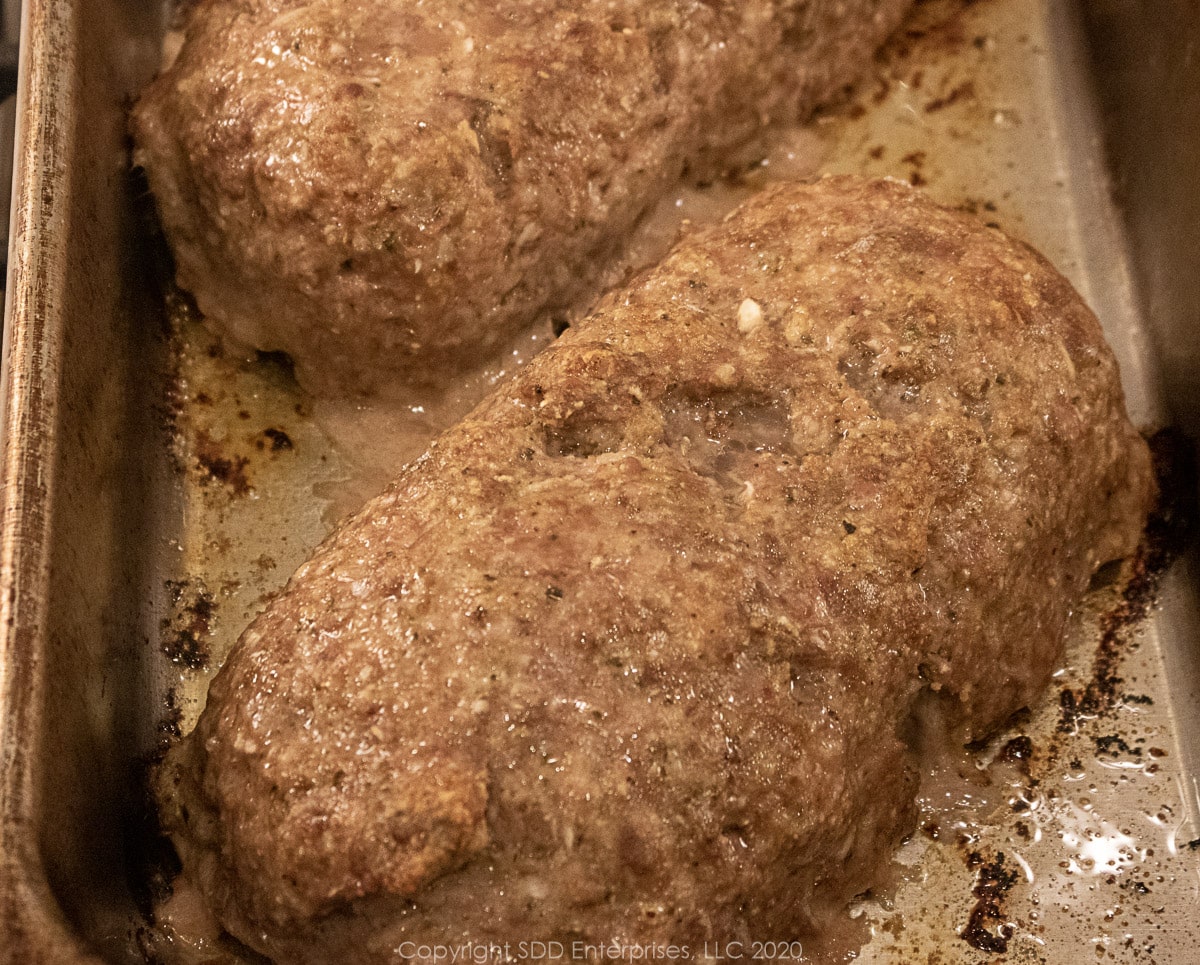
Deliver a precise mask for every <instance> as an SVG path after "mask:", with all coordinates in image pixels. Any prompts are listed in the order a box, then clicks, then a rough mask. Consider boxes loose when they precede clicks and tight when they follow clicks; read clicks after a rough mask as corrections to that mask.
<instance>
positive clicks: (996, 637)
mask: <svg viewBox="0 0 1200 965" xmlns="http://www.w3.org/2000/svg"><path fill="white" fill-rule="evenodd" d="M1152 488H1153V484H1152V482H1151V479H1150V471H1149V462H1148V456H1147V451H1146V447H1145V445H1144V443H1143V442H1142V440H1141V438H1140V437H1139V436H1138V435H1137V434H1136V433H1135V432H1134V430H1133V429H1132V427H1131V426H1130V425H1129V423H1128V421H1127V419H1126V417H1125V414H1124V410H1123V403H1122V395H1121V390H1120V386H1119V382H1118V375H1117V371H1116V365H1115V363H1114V360H1113V358H1112V355H1111V353H1110V351H1109V349H1108V348H1107V346H1106V345H1105V343H1104V341H1103V337H1102V334H1101V331H1100V327H1099V325H1098V324H1097V321H1096V319H1095V317H1094V316H1093V315H1092V314H1091V312H1090V311H1089V310H1088V309H1087V308H1086V307H1085V306H1084V304H1083V303H1082V301H1081V300H1080V299H1079V297H1078V295H1077V294H1076V293H1075V292H1074V291H1073V289H1072V288H1071V287H1070V285H1069V284H1068V283H1067V281H1066V280H1064V279H1063V278H1062V277H1061V276H1060V275H1059V274H1058V273H1057V272H1056V271H1055V270H1054V269H1053V268H1052V267H1051V266H1050V265H1049V264H1048V263H1047V262H1046V261H1045V260H1043V259H1042V258H1041V257H1040V256H1038V255H1037V254H1036V253H1034V252H1033V251H1032V250H1030V249H1028V248H1027V247H1024V246H1022V245H1020V244H1017V243H1014V242H1012V241H1010V240H1008V239H1007V238H1005V237H1004V236H1003V235H1002V234H1000V233H999V232H997V231H994V230H991V229H988V228H985V227H984V226H983V225H982V224H980V223H979V222H977V221H975V220H974V219H972V218H970V217H968V216H966V215H963V214H960V213H956V212H952V211H949V210H947V209H943V208H941V207H938V206H937V205H935V204H933V203H932V202H931V201H929V200H928V199H926V198H925V197H924V196H922V195H921V194H919V193H918V192H915V191H913V190H912V189H910V188H908V187H907V186H905V185H902V184H899V183H894V182H885V181H864V180H859V179H853V178H831V179H826V180H822V181H820V182H817V183H816V184H813V185H809V186H783V187H778V188H775V189H772V190H770V191H768V192H766V193H764V194H763V195H760V196H759V197H757V198H755V199H754V200H752V201H750V202H749V203H747V204H746V205H744V206H743V207H742V208H741V209H739V210H738V211H737V212H735V214H734V215H732V216H731V217H730V218H729V219H728V220H727V221H726V222H725V223H723V224H720V225H717V226H715V227H713V228H711V229H707V230H705V231H702V232H698V233H697V234H695V235H694V236H692V237H691V238H690V239H687V240H685V241H684V242H682V243H681V244H680V245H678V246H677V247H676V248H675V250H674V251H673V252H672V253H671V254H670V255H669V256H668V257H667V258H666V260H665V261H664V262H663V263H661V264H660V265H659V266H658V267H656V268H655V269H653V270H651V271H650V272H648V273H646V274H645V275H643V276H642V277H641V278H640V279H639V280H637V281H636V282H635V283H634V284H633V285H632V286H631V287H629V288H628V289H627V290H625V291H622V292H617V293H613V294H611V295H609V296H607V297H606V298H605V299H604V300H603V302H602V303H601V305H600V306H599V308H598V309H597V311H596V312H595V313H594V315H593V316H592V317H591V318H590V319H588V320H587V321H586V322H585V323H583V324H582V325H580V326H577V327H573V328H572V329H571V330H569V331H568V332H567V333H566V334H565V335H564V336H563V337H562V338H561V339H560V340H559V341H558V342H557V343H556V344H555V345H553V346H552V347H551V348H550V349H548V350H547V351H546V352H545V353H543V354H542V355H540V356H539V357H538V358H536V359H535V360H534V361H533V362H532V363H531V364H530V365H529V366H528V368H526V369H525V370H523V371H522V372H521V373H520V374H519V375H518V376H517V377H516V379H515V380H514V381H512V382H510V383H508V384H507V385H505V386H503V387H502V388H501V389H500V390H499V391H498V392H497V393H496V394H494V395H493V396H491V397H490V398H489V399H487V400H486V401H484V402H483V403H482V404H481V405H480V406H479V407H478V408H477V409H476V410H475V411H474V412H473V413H472V414H471V415H470V416H469V417H468V418H467V419H465V420H464V421H463V422H462V423H460V424H459V425H458V426H456V427H455V428H453V429H451V430H449V431H448V432H446V433H445V434H444V435H443V436H441V437H440V438H439V439H438V440H437V441H436V442H435V443H434V444H433V446H432V447H431V448H430V450H429V452H428V453H427V454H426V455H425V456H423V457H422V458H421V459H420V460H418V461H417V462H416V463H414V464H413V465H411V466H409V467H408V468H406V469H405V470H404V471H403V472H401V474H400V476H399V478H398V479H397V481H396V482H395V484H394V485H393V486H392V487H391V488H390V489H389V490H388V491H387V492H386V493H384V494H383V495H382V496H380V497H379V498H378V499H376V500H374V501H373V502H371V503H370V504H368V506H367V507H366V508H365V509H364V510H363V511H362V512H361V513H360V514H359V515H357V516H356V517H354V518H352V519H351V520H349V521H348V522H347V523H346V524H344V525H343V526H342V527H341V529H340V530H339V531H338V532H336V533H335V534H334V535H333V536H331V537H330V539H329V540H328V541H327V542H326V543H325V544H324V545H323V546H322V547H321V548H320V549H319V550H318V552H317V553H316V555H315V556H314V557H313V558H312V559H311V560H310V562H308V563H307V564H306V565H305V566H304V567H302V568H301V569H300V571H299V572H297V573H296V575H295V576H294V577H293V579H292V581H291V583H290V584H289V586H288V588H287V589H286V590H285V591H284V592H283V593H282V594H281V595H280V596H279V597H278V598H277V599H275V600H274V602H272V603H271V604H270V605H269V606H268V608H267V609H266V611H265V612H264V613H263V614H262V615H261V616H260V617H259V618H258V619H257V620H256V621H255V622H254V623H253V624H252V626H251V627H250V628H249V629H248V630H247V631H246V633H245V634H244V636H243V638H242V639H241V641H240V643H239V645H238V647H237V648H235V650H234V652H233V654H232V655H231V657H230V659H229V662H228V664H227V665H226V666H225V668H224V669H223V670H222V672H221V673H220V674H219V675H218V677H217V678H216V680H215V681H214V683H213V685H212V688H211V692H210V696H209V702H208V707H207V709H206V710H205V712H204V714H203V715H202V717H201V719H200V723H199V725H198V727H197V730H196V731H195V733H193V734H192V735H191V736H190V737H189V738H187V739H186V740H185V741H184V743H183V744H182V745H181V746H179V747H178V748H176V749H175V750H174V751H173V752H172V753H171V755H170V756H169V757H168V760H167V762H166V765H165V766H164V768H163V770H162V773H161V777H160V787H161V790H162V793H163V795H164V801H165V804H164V809H165V821H166V823H167V825H168V827H169V829H170V831H171V833H172V835H173V837H174V839H175V841H176V843H177V845H178V847H179V850H180V852H181V855H182V857H183V862H184V868H185V873H186V874H187V875H188V876H189V877H190V878H191V880H192V881H193V882H194V883H196V884H197V885H198V887H199V888H200V890H201V891H202V892H203V894H204V895H205V897H206V899H207V900H208V902H209V903H210V905H211V907H212V908H213V910H214V913H215V914H216V915H217V917H218V918H219V919H220V920H221V921H222V922H223V923H224V925H225V926H226V927H227V928H228V929H229V930H230V931H231V932H232V933H233V934H235V935H236V936H238V937H239V938H241V939H242V940H243V941H245V942H246V943H248V944H250V945H252V946H253V947H255V948H256V949H258V950H260V951H262V952H264V953H266V954H268V955H270V956H272V957H275V958H277V959H279V960H280V961H288V962H351V963H357V962H364V963H365V962H392V961H398V960H399V958H400V957H401V952H400V951H399V949H401V948H402V947H407V946H402V943H403V942H405V941H409V940H412V941H417V942H423V943H436V942H447V943H451V942H462V941H465V940H467V939H470V940H474V941H477V942H489V941H493V942H504V941H513V942H516V941H520V940H528V939H551V940H559V941H563V942H571V941H574V940H586V941H589V942H608V941H613V940H617V941H622V942H642V943H648V942H655V943H666V942H675V943H691V944H693V945H697V946H698V945H699V943H700V942H702V941H705V940H709V941H713V940H715V941H730V940H743V939H746V938H753V939H760V940H774V939H789V938H797V937H802V938H804V939H805V940H806V941H813V942H819V936H820V933H821V930H822V928H823V927H825V925H826V924H827V923H828V922H829V920H830V916H831V915H835V914H839V913H841V910H842V909H843V908H844V907H845V903H846V901H847V900H848V899H849V898H850V897H851V896H853V895H854V894H856V893H858V892H860V891H862V890H863V889H864V888H866V887H868V886H869V885H871V884H872V882H874V881H877V880H878V876H879V874H880V872H881V869H882V868H883V867H884V866H886V864H887V862H888V860H889V857H890V855H891V852H892V849H893V848H894V846H895V845H896V843H897V842H898V841H899V840H900V839H901V837H902V836H903V835H904V834H905V833H907V832H908V831H909V830H911V823H912V818H913V813H914V810H913V797H914V782H915V778H914V766H913V765H914V763H915V750H914V743H915V742H916V741H917V739H918V738H919V732H920V726H921V721H927V720H928V719H930V715H935V716H940V717H941V718H942V719H943V720H944V721H945V722H946V723H947V724H948V726H949V727H950V729H951V731H952V733H954V734H956V735H957V736H958V737H959V738H961V739H962V740H964V741H965V740H968V739H972V738H977V737H980V736H983V735H986V734H987V733H988V732H989V731H990V730H992V729H993V728H995V727H996V726H997V725H999V724H1001V723H1002V722H1004V721H1005V720H1006V719H1007V718H1008V717H1009V716H1010V715H1011V714H1012V713H1013V712H1014V711H1016V710H1017V709H1019V708H1021V707H1022V706H1024V705H1026V704H1027V703H1028V702H1029V701H1031V700H1033V699H1035V698H1036V697H1037V695H1038V693H1039V691H1040V689H1041V688H1042V686H1043V685H1044V684H1045V683H1046V681H1047V679H1048V676H1049V674H1050V673H1051V671H1052V670H1053V668H1054V667H1055V662H1056V660H1057V659H1058V657H1059V655H1060V647H1061V643H1062V639H1063V633H1064V628H1065V625H1066V622H1067V619H1068V615H1069V613H1070V611H1071V609H1072V608H1073V607H1074V606H1075V605H1076V604H1077V603H1078V601H1079V598H1080V596H1081V595H1082V593H1083V592H1084V590H1085V588H1086V586H1087V584H1088V580H1089V577H1090V575H1091V574H1092V573H1093V572H1094V570H1095V569H1096V568H1097V566H1099V565H1100V564H1102V563H1103V562H1105V561H1107V560H1109V559H1113V558H1117V557H1121V556H1123V555H1125V554H1128V553H1129V552H1131V551H1132V550H1133V548H1134V547H1135V545H1136V543H1137V541H1138V537H1139V533H1140V529H1141V525H1142V522H1143V520H1144V515H1145V512H1146V508H1147V505H1148V502H1149V500H1150V498H1151V495H1152ZM814 947H815V946H814Z"/></svg>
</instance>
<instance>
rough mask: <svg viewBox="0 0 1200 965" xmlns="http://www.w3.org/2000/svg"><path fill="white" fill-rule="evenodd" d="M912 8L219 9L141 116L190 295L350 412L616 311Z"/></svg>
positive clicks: (356, 1) (478, 5) (609, 3)
mask: <svg viewBox="0 0 1200 965" xmlns="http://www.w3.org/2000/svg"><path fill="white" fill-rule="evenodd" d="M910 3H911V0H803V2H801V0H737V2H729V0H720V2H712V0H669V2H662V0H486V2H485V0H422V2H420V3H414V2H403V0H303V2H300V0H204V2H202V3H198V4H196V5H195V7H194V8H193V9H192V12H191V15H190V17H189V22H188V24H187V32H186V40H185V43H184V45H183V48H182V50H181V52H180V53H179V56H178V57H177V58H176V60H175V62H174V64H173V66H171V67H170V68H169V69H167V70H166V71H165V72H164V73H163V74H162V75H161V76H160V77H159V78H158V79H157V80H156V81H155V82H154V83H153V84H151V85H150V87H149V88H148V89H147V90H146V92H145V93H144V95H143V96H142V98H141V100H140V102H139V103H138V105H137V106H136V108H135V110H134V112H133V118H132V128H133V132H134V136H135V140H136V151H135V160H136V162H137V163H138V164H140V165H141V166H142V167H144V168H145V170H146V173H147V176H148V179H149V183H150V186H151V188H152V190H153V193H154V195H155V198H156V199H157V205H158V210H159V213H160V216H161V220H162V224H163V227H164V230H165V232H166V235H167V238H168V240H169V241H170V243H171V246H172V248H173V250H174V254H175V260H176V267H177V275H178V280H179V283H180V285H181V286H182V287H183V288H185V289H188V290H189V291H191V292H192V293H193V294H194V295H195V298H196V300H197V302H198V304H199V306H200V308H201V310H202V311H203V312H204V314H205V315H206V316H207V317H208V318H209V319H210V320H211V321H212V322H214V323H215V324H216V325H218V326H219V327H220V328H221V329H223V330H224V331H225V333H226V334H227V335H229V336H232V337H233V338H234V340H235V341H238V342H241V343H244V344H246V345H249V346H251V347H254V348H257V349H264V350H283V351H286V352H288V353H289V354H290V355H291V356H292V358H293V360H294V362H295V365H296V371H297V374H298V375H299V377H300V380H301V382H302V383H303V384H304V385H305V386H306V387H308V388H309V389H312V390H314V391H316V392H318V393H321V394H338V395H348V394H355V393H364V392H371V391H373V390H377V389H379V388H381V387H385V386H386V385H387V384H389V383H390V382H392V381H393V380H396V379H404V380H413V379H422V378H428V377H429V375H430V373H438V372H441V371H443V370H445V369H448V368H451V369H452V368H458V367H462V366H464V365H467V364H469V363H471V362H475V361H478V360H479V359H486V358H487V357H489V355H490V354H491V353H493V352H495V351H496V350H497V348H498V346H500V345H502V344H503V343H505V342H506V341H507V340H509V339H510V338H511V337H512V336H513V335H514V334H515V333H516V332H517V331H519V330H520V329H521V328H523V327H525V326H527V325H529V324H530V323H531V322H532V321H534V320H535V319H537V318H538V317H545V316H547V315H550V314H554V313H565V312H568V311H569V310H570V309H571V307H572V306H574V305H576V304H577V303H578V302H580V300H581V299H584V298H585V297H587V296H590V295H592V294H593V292H594V289H595V287H596V285H597V284H598V282H599V280H600V276H601V275H602V273H603V271H604V269H605V268H606V267H607V265H608V263H609V261H610V256H611V254H612V253H613V251H614V249H615V248H616V247H617V246H618V245H619V244H620V243H621V242H622V241H623V240H624V239H625V237H626V236H627V235H628V233H629V231H630V229H631V228H632V226H633V225H634V223H635V222H636V221H637V219H638V218H639V217H640V216H641V215H642V214H643V213H644V212H645V211H646V210H647V209H648V207H649V206H651V205H652V204H653V203H654V202H655V201H656V200H657V199H658V198H659V196H660V195H661V194H662V193H663V192H665V191H666V190H667V189H668V188H669V187H670V186H671V185H672V184H673V183H675V182H676V180H677V179H678V178H679V177H680V175H681V173H682V172H684V171H685V169H686V170H689V171H691V172H692V174H693V175H695V176H709V175H711V173H713V172H714V171H716V170H718V169H720V167H721V165H722V164H723V163H725V162H726V161H727V155H728V152H729V151H730V150H731V149H732V148H734V147H736V146H738V145H742V144H744V143H746V142H747V141H749V140H751V139H752V138H753V137H754V135H755V134H757V133H758V132H759V131H760V130H761V129H762V128H763V127H764V126H765V125H768V124H770V123H774V122H781V121H790V120H798V119H802V118H803V117H804V116H805V115H807V114H808V113H809V112H810V111H811V110H812V109H813V107H814V106H816V105H817V104H818V103H819V102H821V101H823V100H825V99H828V98H829V97H830V96H831V95H833V94H835V93H836V92H838V91H839V90H840V89H841V88H842V87H843V86H844V85H845V84H847V83H848V82H850V81H852V80H853V79H854V78H855V77H857V76H858V74H859V73H860V72H861V71H862V69H863V68H864V67H865V65H866V64H867V63H869V62H870V56H871V52H872V51H873V50H874V49H875V47H876V46H877V45H878V44H879V43H880V42H881V41H882V40H883V39H884V37H885V36H886V35H887V34H888V33H889V32H890V31H891V30H892V28H893V27H894V26H895V25H896V23H897V22H898V20H899V19H900V17H901V15H902V14H903V12H904V11H905V10H906V9H907V8H908V6H909V5H910Z"/></svg>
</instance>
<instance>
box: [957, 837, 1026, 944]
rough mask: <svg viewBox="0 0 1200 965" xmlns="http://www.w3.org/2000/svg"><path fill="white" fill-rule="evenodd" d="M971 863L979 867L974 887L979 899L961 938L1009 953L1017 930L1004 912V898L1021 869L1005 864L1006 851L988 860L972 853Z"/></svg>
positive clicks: (973, 889)
mask: <svg viewBox="0 0 1200 965" xmlns="http://www.w3.org/2000/svg"><path fill="white" fill-rule="evenodd" d="M968 863H969V864H970V865H972V866H977V867H978V868H979V871H978V874H977V876H976V879H975V887H974V888H972V889H971V891H972V893H973V894H974V895H975V899H976V900H975V907H974V908H972V909H971V915H970V918H968V919H967V926H966V928H964V929H963V930H962V932H960V937H961V938H962V940H963V941H965V942H966V943H967V944H968V945H970V946H971V947H972V948H978V949H979V950H980V951H981V952H993V953H996V954H999V953H1002V952H1006V951H1008V943H1009V940H1010V939H1011V938H1012V936H1013V931H1014V929H1013V925H1012V922H1010V921H1009V920H1008V915H1007V914H1006V913H1005V911H1004V899H1005V897H1007V895H1008V893H1009V891H1011V890H1012V887H1013V885H1015V884H1016V883H1017V872H1016V871H1014V870H1012V869H1010V868H1006V867H1005V866H1004V852H1003V851H999V852H997V853H996V858H995V860H993V861H987V862H985V861H984V860H983V856H982V855H980V854H979V853H978V852H972V853H971V854H970V856H969V857H968Z"/></svg>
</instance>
